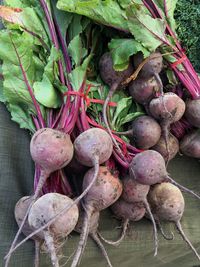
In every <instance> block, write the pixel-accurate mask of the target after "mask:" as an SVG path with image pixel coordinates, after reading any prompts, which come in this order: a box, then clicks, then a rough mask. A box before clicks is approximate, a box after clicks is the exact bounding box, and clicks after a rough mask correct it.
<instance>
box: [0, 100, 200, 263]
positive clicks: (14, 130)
mask: <svg viewBox="0 0 200 267" xmlns="http://www.w3.org/2000/svg"><path fill="white" fill-rule="evenodd" d="M29 139H30V136H29V133H28V132H26V131H24V130H22V129H19V128H18V125H16V124H15V123H14V122H12V121H11V120H10V115H9V113H8V112H7V110H6V108H5V107H4V106H3V105H2V104H1V105H0V266H3V257H4V255H5V254H6V252H7V251H8V248H9V246H10V244H11V241H12V239H13V237H14V235H15V233H16V231H17V225H16V223H15V220H14V215H13V210H14V206H15V203H16V202H17V200H18V199H19V198H20V197H22V196H24V195H30V194H31V193H32V190H33V189H32V185H33V174H34V166H33V163H32V161H31V158H30V153H29ZM168 171H169V173H170V174H171V176H172V177H174V178H176V180H177V181H179V182H181V183H182V184H183V185H185V186H188V187H190V188H191V189H193V190H195V191H197V192H200V181H199V173H200V164H199V162H198V160H195V159H190V158H186V157H181V156H179V157H177V158H176V159H175V160H173V161H172V162H171V163H170V165H169V168H168ZM184 196H185V201H186V208H185V213H184V217H183V219H182V225H183V229H184V230H185V233H186V234H187V235H188V237H189V238H190V239H191V241H192V243H193V245H194V246H195V247H196V249H197V250H198V251H199V253H200V227H199V226H200V202H199V201H198V200H196V199H194V198H193V197H191V196H189V195H187V194H184ZM118 225H119V222H118V221H116V220H115V219H114V218H112V215H111V213H110V211H105V212H102V215H101V221H100V231H101V233H102V234H103V235H104V236H105V237H107V238H116V237H117V236H118V235H119V231H120V230H119V229H116V226H118ZM164 228H165V230H166V231H167V232H169V231H170V230H172V231H174V232H175V233H176V234H175V239H174V240H173V241H167V240H164V239H163V237H162V236H161V235H160V234H159V250H158V256H157V257H154V256H153V241H152V233H153V232H152V225H151V223H150V222H149V221H148V220H142V221H141V222H138V223H135V224H131V226H130V231H129V235H128V236H127V237H126V238H125V240H124V242H123V243H122V244H121V245H120V246H119V247H117V248H115V247H111V246H109V245H105V247H106V248H107V252H108V254H109V257H110V259H111V262H112V264H113V266H114V267H134V266H135V267H175V266H181V267H197V266H200V263H199V262H198V260H197V259H196V258H195V256H194V255H193V252H191V251H190V250H189V249H188V246H187V245H186V244H185V243H184V242H183V241H182V238H181V237H180V235H179V234H177V232H176V230H175V228H174V226H173V224H165V225H164ZM23 237H24V236H23V235H21V238H23ZM78 238H79V236H78V234H76V233H74V234H72V235H71V236H70V238H69V239H68V240H67V241H66V244H65V245H64V247H63V249H62V255H65V256H66V257H63V258H62V260H61V262H62V263H65V262H66V261H67V259H68V257H69V256H70V255H72V253H73V252H74V251H75V249H76V246H77V242H78ZM33 257H34V245H33V242H32V241H31V240H30V241H28V242H26V243H25V244H24V245H23V246H22V247H21V248H19V249H18V250H17V251H16V252H15V253H14V254H13V256H12V260H11V263H10V266H11V267H29V266H30V267H31V266H33ZM40 266H42V267H47V266H51V264H50V262H49V259H48V256H47V255H46V254H45V253H42V254H41V265H40ZM64 266H70V261H69V262H68V263H67V264H64ZM86 266H87V267H104V266H106V262H105V260H104V258H103V257H102V255H101V252H100V251H99V250H98V249H97V247H96V245H95V243H94V242H93V241H92V240H90V239H89V240H88V243H87V247H86V250H85V253H84V256H83V258H82V262H81V264H80V267H86Z"/></svg>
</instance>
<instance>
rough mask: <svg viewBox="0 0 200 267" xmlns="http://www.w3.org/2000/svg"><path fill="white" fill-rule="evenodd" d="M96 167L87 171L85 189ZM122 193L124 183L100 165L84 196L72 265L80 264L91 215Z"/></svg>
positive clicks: (73, 266) (111, 202) (110, 203)
mask: <svg viewBox="0 0 200 267" xmlns="http://www.w3.org/2000/svg"><path fill="white" fill-rule="evenodd" d="M94 172H95V168H91V169H90V170H89V171H87V172H86V174H85V176H84V180H83V191H84V190H85V188H87V187H88V185H90V184H91V181H92V180H93V176H94ZM121 193H122V184H121V182H120V180H119V178H117V177H115V176H114V175H112V174H111V172H110V171H109V170H108V169H107V167H104V166H100V168H99V171H98V175H97V179H96V181H95V183H94V184H93V185H92V186H91V188H90V190H89V191H88V193H87V195H85V196H84V202H83V203H84V210H85V214H84V218H83V226H82V233H81V236H80V241H79V245H78V248H77V250H76V253H75V255H74V258H73V262H72V265H71V267H75V266H77V265H78V263H79V261H80V257H81V255H82V253H83V251H84V248H85V244H86V241H87V237H88V233H89V226H90V220H91V216H92V214H93V213H95V212H99V211H101V210H104V209H106V208H107V207H109V206H110V205H112V204H113V203H114V202H115V201H116V200H117V199H118V198H119V197H120V195H121Z"/></svg>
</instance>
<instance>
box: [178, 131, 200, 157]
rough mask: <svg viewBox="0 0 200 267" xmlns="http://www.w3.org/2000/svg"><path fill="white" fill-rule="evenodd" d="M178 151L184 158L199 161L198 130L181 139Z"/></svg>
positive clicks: (199, 138)
mask: <svg viewBox="0 0 200 267" xmlns="http://www.w3.org/2000/svg"><path fill="white" fill-rule="evenodd" d="M180 151H181V152H182V153H183V154H184V155H186V156H189V157H193V158H197V159H200V132H199V131H198V130H196V131H193V132H191V133H189V134H187V135H185V136H184V137H183V139H182V140H181V142H180Z"/></svg>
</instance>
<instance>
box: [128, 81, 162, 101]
mask: <svg viewBox="0 0 200 267" xmlns="http://www.w3.org/2000/svg"><path fill="white" fill-rule="evenodd" d="M128 88H129V94H130V95H131V96H132V97H133V98H134V100H135V101H136V102H137V103H139V104H142V105H144V106H146V104H148V103H149V101H151V99H152V98H154V97H155V94H156V92H158V91H159V85H158V82H157V81H156V79H155V78H154V77H151V78H148V79H143V78H142V79H136V80H133V81H132V82H131V83H130V84H129V87H128Z"/></svg>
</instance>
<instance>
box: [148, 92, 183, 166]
mask: <svg viewBox="0 0 200 267" xmlns="http://www.w3.org/2000/svg"><path fill="white" fill-rule="evenodd" d="M149 111H150V113H151V115H152V116H153V117H154V118H155V119H157V120H159V121H160V123H161V128H162V135H163V137H164V140H165V144H166V151H167V159H169V158H170V154H171V152H170V149H169V146H170V143H169V138H170V137H169V126H170V124H172V123H174V122H176V121H179V120H180V119H181V117H182V116H183V114H184V112H185V103H184V101H183V100H182V99H181V98H180V97H179V96H177V95H176V94H174V93H171V92H170V93H165V94H162V95H161V96H160V97H158V98H154V99H152V100H151V102H150V103H149ZM168 161H169V160H167V162H166V164H168Z"/></svg>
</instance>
